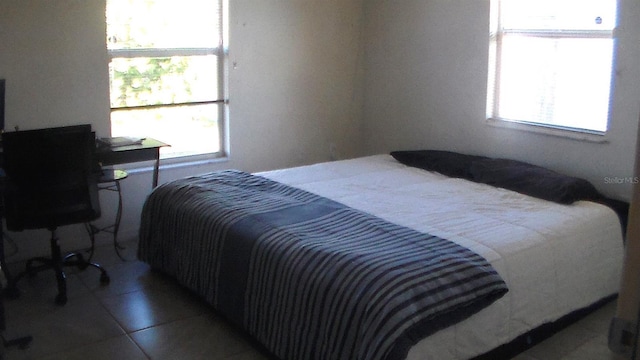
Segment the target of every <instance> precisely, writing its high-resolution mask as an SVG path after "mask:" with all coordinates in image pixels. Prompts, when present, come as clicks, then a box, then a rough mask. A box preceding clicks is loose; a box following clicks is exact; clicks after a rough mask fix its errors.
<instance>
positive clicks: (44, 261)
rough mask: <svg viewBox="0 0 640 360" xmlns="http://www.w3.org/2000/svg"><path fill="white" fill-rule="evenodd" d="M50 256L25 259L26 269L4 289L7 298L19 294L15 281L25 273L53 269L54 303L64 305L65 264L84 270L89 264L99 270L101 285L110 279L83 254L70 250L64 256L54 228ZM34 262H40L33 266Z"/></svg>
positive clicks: (15, 296)
mask: <svg viewBox="0 0 640 360" xmlns="http://www.w3.org/2000/svg"><path fill="white" fill-rule="evenodd" d="M50 242H51V258H45V257H35V258H32V259H29V260H27V265H26V270H25V271H23V272H22V273H20V274H18V275H17V276H16V277H14V278H12V279H10V281H9V284H8V285H7V288H6V290H5V293H6V294H7V296H8V297H9V298H17V297H19V296H20V291H19V290H18V287H17V282H18V280H20V279H21V278H22V277H24V276H25V275H29V276H35V275H36V274H37V273H39V272H41V271H44V270H48V269H53V270H54V272H55V273H56V281H57V285H58V295H57V296H56V298H55V303H56V304H58V305H64V304H66V303H67V277H66V275H65V273H64V269H63V268H64V267H65V266H75V267H77V268H79V269H80V270H84V269H86V268H87V267H89V266H91V267H94V268H96V269H98V270H100V273H101V274H100V283H101V284H103V285H106V284H108V283H109V282H110V281H111V279H110V278H109V275H108V274H107V271H106V270H105V269H104V268H103V267H102V266H100V265H98V264H96V263H92V262H89V261H87V260H85V258H84V256H82V254H81V253H78V252H72V253H69V254H67V255H66V256H65V257H64V258H63V257H62V253H61V251H60V245H59V244H58V237H57V236H56V231H55V229H52V230H51V240H50ZM34 262H38V263H40V265H37V266H35V265H34Z"/></svg>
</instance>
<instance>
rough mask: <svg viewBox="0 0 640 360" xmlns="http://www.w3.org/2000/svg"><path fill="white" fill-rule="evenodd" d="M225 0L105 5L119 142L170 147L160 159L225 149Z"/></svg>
mask: <svg viewBox="0 0 640 360" xmlns="http://www.w3.org/2000/svg"><path fill="white" fill-rule="evenodd" d="M223 5H224V4H223V0H180V1H167V0H107V13H106V18H107V39H106V41H107V49H108V53H109V56H110V63H109V75H110V87H111V88H110V94H111V132H112V135H113V136H138V137H153V138H157V139H158V140H161V141H163V142H166V143H169V144H171V147H168V148H163V149H162V157H163V158H167V157H180V156H189V155H199V154H214V155H221V154H222V152H223V149H224V143H223V139H224V119H225V116H226V101H225V93H226V91H225V81H226V76H225V63H226V61H225V60H226V59H225V57H226V48H227V41H226V40H227V38H226V23H225V21H226V19H225V15H224V14H225V13H224V10H225V9H224V7H223Z"/></svg>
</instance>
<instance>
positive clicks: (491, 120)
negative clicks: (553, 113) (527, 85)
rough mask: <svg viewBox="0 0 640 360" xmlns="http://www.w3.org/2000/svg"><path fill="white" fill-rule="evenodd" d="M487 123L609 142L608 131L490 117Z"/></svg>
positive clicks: (556, 135)
mask: <svg viewBox="0 0 640 360" xmlns="http://www.w3.org/2000/svg"><path fill="white" fill-rule="evenodd" d="M486 124H487V125H489V126H494V127H499V128H506V129H513V130H519V131H527V132H532V133H536V134H541V135H548V136H555V137H560V138H564V139H569V140H577V141H586V142H592V143H599V144H606V143H608V142H609V139H608V138H607V134H606V133H596V132H587V131H579V130H571V129H562V128H554V127H550V126H544V125H534V124H528V123H521V122H516V121H508V120H501V119H495V118H488V119H487V120H486Z"/></svg>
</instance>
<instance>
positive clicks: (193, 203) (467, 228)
mask: <svg viewBox="0 0 640 360" xmlns="http://www.w3.org/2000/svg"><path fill="white" fill-rule="evenodd" d="M394 155H395V154H394ZM397 159H399V157H398V156H395V158H394V157H393V156H390V155H377V156H369V157H363V158H358V159H352V160H343V161H335V162H328V163H321V164H316V165H310V166H302V167H297V168H291V169H284V170H277V171H270V172H263V173H258V174H246V173H242V172H239V171H224V172H215V173H210V174H203V175H201V176H194V177H189V178H185V179H179V180H176V181H173V182H170V183H167V184H163V185H161V186H159V187H158V188H156V189H155V190H154V191H153V192H152V194H151V195H150V196H149V198H148V199H147V201H146V203H145V206H144V209H143V213H142V220H141V229H140V241H139V249H138V257H139V258H140V259H141V260H142V261H145V262H147V263H148V264H149V265H150V266H151V267H152V268H154V269H156V270H159V271H161V272H163V273H166V274H168V275H170V276H172V277H174V278H176V279H177V280H178V281H179V282H180V283H181V284H183V285H185V286H186V287H188V288H189V289H191V290H193V291H195V292H196V293H198V294H199V295H201V296H202V297H203V298H204V299H205V300H206V301H208V302H209V303H211V304H212V305H213V306H214V307H216V309H217V310H218V311H219V312H220V313H222V314H223V315H224V316H226V317H227V318H228V319H229V320H230V321H231V322H233V323H235V324H237V325H238V326H241V327H242V328H244V329H245V330H246V331H247V332H248V333H249V334H250V335H251V336H253V337H254V338H256V339H257V340H258V341H259V342H261V343H262V344H263V345H265V347H266V348H267V349H268V350H269V351H271V352H273V353H274V354H275V355H276V356H278V357H280V358H283V359H285V358H286V359H302V358H304V359H331V358H336V359H340V358H350V359H400V358H406V359H470V358H473V357H475V356H478V355H482V354H485V353H487V352H489V351H490V350H493V349H496V348H498V347H499V346H501V345H503V344H506V343H509V342H510V341H512V340H514V339H516V338H518V337H519V336H521V335H522V334H525V333H527V332H529V331H531V330H533V329H535V328H538V327H539V326H541V325H543V324H546V323H550V322H553V321H556V320H558V319H560V318H562V317H563V316H565V315H567V314H569V313H572V312H575V311H576V310H579V309H583V308H586V307H589V306H591V305H592V304H594V303H597V302H599V301H601V300H602V299H606V298H608V297H610V296H611V295H613V294H615V293H616V292H617V289H618V286H619V276H620V271H621V266H622V254H623V239H622V227H621V224H620V218H619V216H618V215H617V214H616V212H615V211H613V210H612V208H611V207H609V206H605V205H602V204H600V203H599V202H601V201H586V200H581V199H580V197H583V198H589V195H585V194H580V195H579V196H578V197H577V198H571V199H568V200H567V198H566V195H567V194H566V193H563V194H562V196H563V198H562V199H560V201H559V202H560V203H559V202H558V201H549V200H543V199H540V198H538V197H532V196H530V195H525V194H523V193H521V192H516V191H513V190H508V189H505V188H502V187H496V186H492V185H496V184H492V185H488V184H489V183H490V182H491V181H493V180H495V178H492V179H489V178H487V177H486V176H487V175H486V173H485V177H484V178H483V179H481V182H477V181H480V180H478V179H479V177H478V176H477V174H476V181H469V179H467V178H466V177H468V176H467V174H457V173H448V171H449V170H451V169H452V168H451V167H449V168H447V169H444V168H443V169H436V170H439V171H429V170H433V169H427V170H425V168H424V167H422V166H419V165H418V166H416V164H409V162H407V161H404V163H401V162H399V161H398V160H397ZM400 160H402V159H400ZM459 160H460V159H458V158H456V159H455V161H454V162H449V163H450V164H451V163H453V164H454V165H455V166H456V167H458V168H456V169H454V170H456V171H457V170H459V168H460V166H461V164H463V165H464V164H466V165H465V166H464V169H463V170H464V171H468V169H469V167H468V166H467V165H470V164H471V162H467V163H465V162H464V161H462V162H461V161H459ZM466 160H468V159H466ZM466 160H465V161H466ZM471 160H483V159H476V158H474V159H471ZM472 162H473V161H472ZM406 164H409V165H412V166H408V165H406ZM473 164H474V166H475V169H476V170H477V166H476V165H477V164H479V163H478V162H473ZM421 167H422V168H421ZM494 170H495V169H494ZM443 173H444V174H446V175H444V174H443ZM528 175H529V174H527V176H528ZM489 177H490V176H489ZM563 179H564V178H563ZM490 180H491V181H490ZM256 182H257V183H259V186H260V187H262V188H265V187H266V188H269V189H275V190H274V191H276V192H277V193H278V196H279V195H280V194H281V193H283V192H286V193H287V194H289V195H291V194H293V195H292V196H293V197H297V198H300V199H302V201H303V202H311V203H313V204H314V205H313V206H311V207H304V208H303V207H299V206H296V207H294V208H291V209H289V211H288V212H287V210H286V209H285V210H284V211H283V212H278V213H277V215H276V216H275V217H274V218H273V219H270V221H271V223H270V224H271V225H264V223H265V221H267V220H265V219H264V217H263V214H272V213H273V211H274V209H276V208H277V209H283V207H282V206H281V204H280V202H279V201H280V200H279V197H273V196H271V195H268V196H267V197H266V198H261V199H260V200H259V201H256V200H255V199H253V198H251V196H253V195H247V194H245V193H242V192H239V193H237V194H236V193H235V192H234V191H235V190H231V188H230V187H225V186H228V185H230V184H231V185H233V186H235V184H236V183H248V184H250V186H255V184H256ZM482 182H484V183H482ZM498 185H499V184H498ZM572 186H573V183H572ZM507 187H508V186H507ZM572 189H573V190H572V196H573V195H575V193H576V191H575V188H572ZM581 189H582V188H581ZM270 191H271V190H270ZM552 192H553V191H551V193H552ZM578 192H580V191H578ZM525 193H526V192H525ZM549 193H550V191H543V194H542V196H543V197H544V196H547V195H548V194H549ZM230 194H232V195H230ZM309 199H311V200H309ZM556 200H557V199H556ZM287 201H289V200H287ZM296 201H297V200H296ZM252 203H253V204H255V205H257V209H253V210H254V213H253V214H252V215H251V216H248V217H243V216H241V215H238V214H241V213H243V211H245V210H246V207H247V206H248V205H247V204H252ZM318 204H320V205H318ZM327 204H328V205H327ZM336 204H337V205H336ZM314 206H315V208H314ZM334 206H335V207H338V208H339V209H338V210H336V211H337V212H338V213H340V214H342V213H343V212H344V211H353V212H354V214H351V213H350V212H349V214H350V215H349V216H348V217H349V219H351V220H350V221H351V225H350V226H352V225H354V224H355V226H356V228H357V230H354V229H353V228H348V229H347V230H344V229H342V230H340V229H338V230H336V229H334V228H333V227H332V226H333V224H335V223H336V222H335V219H334V218H333V217H329V213H331V216H334V210H331V211H330V212H323V211H324V210H321V211H320V214H319V215H314V220H309V219H310V218H308V217H307V215H308V214H309V213H312V212H315V211H316V210H317V209H316V208H321V209H325V208H327V207H329V208H332V209H333V207H334ZM341 206H344V207H345V208H346V209H343V208H341ZM287 209H288V208H287ZM309 209H312V210H313V209H316V210H313V211H312V210H309ZM292 217H293V218H296V217H298V218H299V217H302V218H300V219H298V220H296V221H297V222H295V223H293V222H292V220H290V219H291V218H292ZM345 217H346V215H345ZM316 218H318V219H319V220H317V221H320V223H319V224H320V225H317V224H316V223H315V221H316ZM263 220H264V221H263ZM312 221H313V224H314V225H313V226H314V227H319V228H321V229H322V231H321V234H320V235H313V234H315V233H313V234H312V235H310V236H309V238H308V239H307V238H305V239H307V240H305V241H302V242H301V245H300V246H298V247H297V248H296V246H297V245H296V244H295V243H291V242H285V241H284V240H282V239H284V238H286V237H287V236H290V235H291V234H290V233H291V232H292V231H293V230H292V229H294V228H295V229H299V228H304V229H308V228H309V227H310V225H309V224H311V223H312ZM221 222H226V223H228V224H233V225H221ZM274 223H275V224H276V225H273V224H274ZM360 224H370V226H374V227H376V229H380V227H378V226H379V225H380V226H381V228H383V229H384V231H383V232H384V233H385V234H400V235H398V236H399V237H404V236H405V235H406V236H408V238H409V239H410V240H409V241H408V243H411V244H417V248H412V247H410V245H405V244H404V243H403V244H401V245H398V244H397V243H395V242H393V241H395V240H394V239H387V240H385V241H391V242H390V243H384V244H386V245H384V246H387V248H385V250H384V251H385V252H388V253H389V254H392V253H393V254H395V253H394V250H391V249H392V248H393V249H395V248H400V249H402V250H401V251H398V254H397V256H398V257H402V259H400V260H399V258H394V259H393V261H391V262H390V264H391V266H392V269H391V270H389V269H385V270H381V271H382V272H381V273H379V274H377V273H375V271H377V270H366V271H370V273H367V274H369V275H370V279H375V280H371V281H369V282H367V283H366V284H365V285H363V287H356V286H355V285H354V286H353V287H350V286H351V285H349V283H348V282H346V280H345V279H346V278H351V277H357V275H358V274H361V272H363V271H365V270H362V269H363V268H360V267H358V266H360V265H359V263H360V259H362V258H366V257H367V255H366V254H368V253H367V252H366V251H365V252H364V253H365V255H363V252H357V251H356V252H357V255H356V256H355V257H353V258H349V257H347V255H345V254H346V253H349V250H350V249H352V248H353V247H354V246H356V245H357V246H360V243H361V242H362V241H363V237H362V236H360V237H358V236H356V237H355V238H354V239H351V240H348V241H352V242H351V243H348V241H347V240H344V239H346V238H347V237H349V236H350V235H351V234H354V233H357V234H361V233H364V234H366V236H365V237H367V238H368V237H369V234H368V233H367V231H368V229H370V228H369V225H367V227H366V229H360V228H358V226H359V225H360ZM265 226H266V227H265ZM344 226H346V225H344ZM344 226H343V225H340V226H336V227H339V228H342V227H344ZM387 227H389V228H387ZM276 228H277V229H276ZM282 228H285V230H286V231H282ZM388 229H390V230H388ZM305 231H306V230H305ZM340 231H343V232H340ZM327 233H331V234H338V235H337V236H336V237H334V238H332V239H330V240H327V238H326V237H327V236H328V235H327ZM254 235H255V236H254ZM251 236H253V237H255V239H250V240H249V237H251ZM291 236H293V235H291ZM296 236H297V235H296ZM394 236H395V235H394ZM293 237H294V238H296V237H295V236H293ZM265 239H266V240H265ZM296 239H297V238H296ZM309 239H310V240H309ZM342 240H344V241H347V244H349V245H344V243H343V242H342ZM441 240H442V243H440V242H439V241H441ZM263 241H264V243H268V244H269V245H268V246H267V245H263V244H264V243H263ZM431 241H437V242H436V243H434V245H433V247H439V248H446V249H453V250H447V251H449V252H450V253H454V255H453V257H452V258H450V257H447V256H450V255H451V254H445V255H438V256H444V258H446V259H447V260H442V259H443V258H440V257H438V258H437V259H436V260H435V265H433V264H432V265H429V266H435V267H434V268H428V270H427V271H426V273H427V274H426V275H424V274H418V273H417V272H421V271H422V272H424V269H423V267H422V266H416V269H413V270H412V271H414V270H415V271H416V273H410V274H408V275H407V274H404V273H395V272H394V271H395V269H396V268H397V267H398V266H397V265H398V263H397V262H396V261H405V260H406V261H408V263H409V264H415V259H414V258H413V257H406V256H405V257H403V255H402V254H403V253H404V254H406V253H411V254H418V253H420V252H421V251H422V250H421V249H423V248H425V245H424V244H425V243H426V242H429V243H430V242H431ZM325 242H334V243H336V244H337V246H345V247H346V248H347V249H346V250H345V249H338V250H334V248H332V247H328V248H327V247H324V245H325V244H324V243H325ZM354 244H355V245H354ZM332 246H333V245H332ZM403 246H409V247H407V248H403ZM411 246H413V245H411ZM316 248H318V249H320V250H319V252H318V253H313V252H311V251H312V250H315V249H316ZM257 249H258V250H257ZM431 249H432V248H430V247H429V248H428V249H427V250H425V252H426V253H428V252H429V251H431ZM367 251H368V250H367ZM286 254H294V256H292V257H291V259H289V260H284V259H285V255H286ZM301 254H302V255H301ZM461 254H462V255H461ZM303 255H304V256H309V257H310V260H309V259H307V260H304V261H309V263H301V262H302V261H303V260H301V257H302V256H303ZM334 255H335V256H337V257H340V258H341V259H342V262H339V261H338V262H335V263H334V262H331V261H333V260H331V261H329V260H325V259H332V258H331V256H334ZM286 256H289V255H286ZM325 256H326V257H325ZM376 256H379V255H376ZM389 256H392V255H389ZM393 256H396V255H393ZM405 258H407V259H405ZM461 258H463V259H461ZM451 259H453V260H451ZM378 260H379V257H373V261H374V262H375V261H378ZM314 261H315V262H314ZM444 262H452V263H455V264H457V265H455V264H454V266H458V268H457V269H458V270H455V271H447V270H445V272H447V274H445V275H442V279H444V278H446V276H451V277H453V278H452V279H448V280H447V281H450V282H451V283H461V284H463V285H464V286H467V287H466V288H465V287H463V288H453V287H452V286H451V285H450V283H446V284H444V285H443V284H442V283H440V281H445V280H441V278H440V275H439V277H437V278H436V279H435V280H431V281H435V282H436V284H439V285H438V286H440V287H442V288H446V289H447V290H446V291H445V292H443V293H438V294H436V295H434V296H440V297H449V298H452V299H453V300H454V301H453V304H450V305H449V304H447V306H449V307H440V304H441V303H440V302H438V303H437V304H436V305H434V304H432V303H429V304H425V303H421V302H418V303H407V301H406V299H407V297H409V298H413V297H415V298H420V299H422V300H424V301H426V302H429V301H427V300H429V299H431V296H429V297H426V299H427V300H425V299H424V298H423V295H417V294H418V293H414V291H416V290H415V289H413V288H411V286H410V285H407V284H408V283H411V282H407V281H403V282H402V284H401V287H402V288H401V289H400V290H395V288H394V290H393V291H392V290H389V289H390V285H389V283H390V282H393V281H396V280H397V279H407V278H411V279H415V278H417V277H418V276H427V277H429V274H434V271H442V270H439V269H440V267H439V265H438V264H439V263H444ZM469 263H474V264H476V265H478V267H473V270H469V271H470V272H468V271H467V270H466V269H471V266H470V265H469V266H467V265H468V264H469ZM287 264H289V265H287ZM354 264H357V266H356V265H354ZM323 266H324V267H323ZM351 266H353V267H351ZM363 266H364V265H363ZM393 266H396V267H395V268H393ZM403 266H404V265H403ZM474 266H475V265H474ZM436 268H437V269H436ZM460 269H464V270H460ZM340 271H341V272H340ZM467 272H468V273H467ZM463 273H464V275H465V276H468V278H465V279H462V280H461V278H460V276H462V275H461V274H463ZM279 274H282V277H283V279H279V278H278V279H276V277H280V275H279ZM358 276H359V275H358ZM432 277H433V276H432ZM470 278H473V279H482V280H483V281H484V282H483V283H481V284H476V283H473V284H472V285H468V284H467V281H469V280H468V279H470ZM327 279H328V280H327ZM381 279H382V280H381ZM474 281H475V280H474ZM338 282H344V283H345V284H347V285H346V286H347V287H346V288H344V287H342V288H334V287H333V286H334V285H335V283H338ZM374 283H375V284H377V285H376V286H379V287H378V288H374V290H372V291H373V292H372V293H368V291H369V292H370V291H371V287H372V286H373V285H372V284H374ZM420 284H422V283H420ZM469 284H471V283H470V282H469ZM405 285H406V286H405ZM358 286H360V285H358ZM425 286H426V287H430V286H434V285H433V283H429V285H425ZM449 289H453V290H451V291H453V293H448V291H450V290H449ZM470 289H471V290H470ZM431 290H433V289H432V288H429V291H431ZM380 294H384V295H385V296H387V295H389V294H391V295H389V297H390V298H389V299H388V302H385V303H384V304H383V305H380V304H381V302H378V301H379V300H380V297H381V296H383V295H380ZM393 294H396V295H393ZM407 294H410V295H407ZM470 294H471V295H470ZM394 296H395V297H394ZM397 297H400V300H398V299H397ZM363 299H365V300H363ZM422 300H421V301H422ZM380 301H381V300H380ZM385 301H386V300H385ZM276 302H277V304H276ZM239 303H240V304H243V308H241V309H239V308H238V306H237V305H238V304H239ZM372 303H375V304H376V306H377V307H376V306H373V305H371V304H372ZM398 304H403V305H402V306H403V307H401V306H400V305H398ZM407 304H408V305H407ZM382 308H384V309H382ZM388 308H393V309H394V310H393V311H391V312H390V313H386V312H383V314H384V316H382V317H383V318H385V319H387V318H386V316H389V318H391V317H392V316H395V314H401V315H402V316H403V321H404V322H394V321H395V320H393V321H391V320H389V321H388V322H386V323H383V322H382V321H380V317H381V316H380V315H379V314H381V311H383V310H384V311H386V310H388ZM398 309H400V310H398ZM394 311H395V313H394ZM414 313H415V314H417V315H421V316H422V315H423V316H422V317H416V318H411V317H409V316H408V315H410V314H414ZM373 314H377V315H373ZM389 314H391V315H389ZM417 315H416V316H417ZM394 319H395V318H394ZM387 320H388V319H387ZM387 320H385V321H387ZM354 326H355V327H354ZM390 329H391V330H390Z"/></svg>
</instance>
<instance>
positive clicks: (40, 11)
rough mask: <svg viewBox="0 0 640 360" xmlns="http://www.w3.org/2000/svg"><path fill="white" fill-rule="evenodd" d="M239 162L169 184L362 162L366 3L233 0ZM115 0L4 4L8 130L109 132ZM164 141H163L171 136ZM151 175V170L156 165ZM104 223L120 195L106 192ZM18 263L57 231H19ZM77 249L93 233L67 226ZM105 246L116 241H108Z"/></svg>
mask: <svg viewBox="0 0 640 360" xmlns="http://www.w3.org/2000/svg"><path fill="white" fill-rule="evenodd" d="M229 3H230V44H231V45H230V61H231V63H232V64H231V66H230V69H229V93H230V105H229V108H230V127H229V137H230V149H231V152H230V157H229V159H228V160H227V161H223V162H217V163H212V164H204V165H200V166H191V167H172V168H166V167H165V168H163V169H161V171H160V182H161V183H162V182H166V181H169V180H171V179H175V178H178V177H182V176H186V175H190V174H195V173H201V172H205V171H210V170H217V169H223V168H238V169H242V170H245V171H260V170H268V169H275V168H283V167H290V166H295V165H302V164H309V163H314V162H318V161H327V160H330V159H331V157H332V155H331V153H330V146H335V149H336V151H335V152H334V154H337V156H338V157H354V156H358V155H360V154H361V153H362V152H361V150H360V144H362V141H361V128H360V119H361V111H362V96H361V90H362V75H363V74H362V71H361V69H362V65H361V62H362V58H361V55H362V51H361V47H360V45H361V28H362V27H361V16H362V12H361V1H360V0H326V1H325V0H323V1H296V0H231V1H229ZM104 13H105V1H104V0H56V1H50V0H0V78H6V79H7V99H6V101H7V102H6V107H7V109H6V110H7V111H6V115H7V128H8V129H12V128H13V127H14V126H19V127H20V129H32V128H42V127H48V126H59V125H69V124H77V123H91V124H92V125H93V127H94V129H96V130H97V133H98V135H99V136H105V135H108V134H109V97H108V59H107V52H106V45H105V19H104ZM160 140H161V139H160ZM147 170H148V168H147ZM122 186H123V193H124V196H125V200H124V202H125V209H124V221H123V226H122V238H123V239H127V238H131V237H134V236H136V235H137V229H138V224H139V216H140V210H141V208H142V204H143V202H144V199H145V197H146V195H147V194H148V193H149V191H150V190H151V174H150V173H149V172H148V171H142V172H135V171H134V172H132V174H131V175H130V177H129V178H127V179H126V180H125V181H123V182H122ZM101 203H102V210H103V217H104V219H102V221H101V222H102V223H108V221H109V219H110V218H112V217H113V216H112V214H113V213H115V198H114V197H113V196H111V195H109V194H102V195H101ZM9 236H10V237H11V238H13V239H14V240H15V241H16V243H17V244H18V246H19V252H18V254H16V255H15V256H14V257H12V258H10V260H16V259H23V258H26V257H29V256H32V255H33V254H36V253H37V254H41V253H46V252H47V251H48V241H47V234H46V233H45V232H37V231H36V232H34V231H27V232H23V233H9ZM61 236H62V237H71V238H73V239H74V240H75V241H73V242H72V243H69V242H68V241H63V242H62V244H63V247H64V248H65V249H72V248H74V247H78V246H82V245H86V244H87V237H86V236H85V235H84V234H83V228H82V227H81V226H69V227H65V228H63V229H61ZM99 240H100V241H108V237H106V236H101V237H100V238H99Z"/></svg>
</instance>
